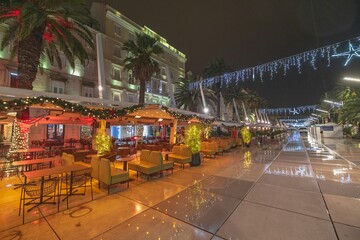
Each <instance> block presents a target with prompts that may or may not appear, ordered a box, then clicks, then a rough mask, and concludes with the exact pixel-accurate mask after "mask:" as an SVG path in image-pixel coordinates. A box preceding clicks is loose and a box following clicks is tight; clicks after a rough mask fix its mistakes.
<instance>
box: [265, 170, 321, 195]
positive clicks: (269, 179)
mask: <svg viewBox="0 0 360 240" xmlns="http://www.w3.org/2000/svg"><path fill="white" fill-rule="evenodd" d="M258 183H265V184H271V185H276V186H280V187H287V188H293V189H298V190H304V191H312V192H319V191H320V190H319V187H318V184H317V182H316V179H315V178H313V177H301V176H292V175H290V176H288V175H274V174H266V173H265V174H263V175H262V176H261V178H260V179H259V181H258Z"/></svg>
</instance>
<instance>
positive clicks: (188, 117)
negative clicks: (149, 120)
mask: <svg viewBox="0 0 360 240" xmlns="http://www.w3.org/2000/svg"><path fill="white" fill-rule="evenodd" d="M161 109H162V110H164V111H165V112H166V113H167V114H169V115H170V116H172V117H173V118H175V119H177V120H180V121H190V120H191V119H193V118H195V119H197V120H199V121H200V122H201V123H203V124H205V125H210V124H212V123H213V122H214V121H215V120H216V117H215V118H202V117H200V116H198V115H196V114H183V113H179V112H176V111H173V110H171V109H169V108H168V107H166V106H161Z"/></svg>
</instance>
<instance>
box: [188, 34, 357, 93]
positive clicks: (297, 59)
mask: <svg viewBox="0 0 360 240" xmlns="http://www.w3.org/2000/svg"><path fill="white" fill-rule="evenodd" d="M355 44H357V45H360V37H356V38H353V39H349V40H346V41H342V42H338V43H335V44H331V45H327V46H324V47H320V48H317V49H313V50H310V51H306V52H303V53H299V54H296V55H292V56H289V57H285V58H281V59H278V60H275V61H272V62H268V63H264V64H261V65H257V66H254V67H249V68H244V69H240V70H238V71H235V72H230V73H225V74H223V75H221V76H215V77H211V78H207V79H204V80H202V81H196V82H193V83H190V84H189V89H190V90H194V89H198V88H199V84H200V83H201V84H202V86H204V87H211V86H213V85H214V84H215V83H218V82H219V81H220V82H221V84H222V86H226V87H227V86H228V85H229V84H230V83H236V84H238V83H239V82H241V81H242V82H244V81H246V80H252V81H255V79H259V78H260V80H261V82H262V81H263V79H264V77H265V76H267V77H268V78H270V79H273V78H274V75H276V74H278V73H279V72H280V71H282V72H283V75H284V76H285V75H286V74H287V72H288V71H289V70H290V69H292V68H295V69H297V71H298V73H299V74H301V70H302V67H303V64H309V65H310V66H311V67H312V68H313V69H314V70H316V69H317V62H318V61H320V60H326V66H327V67H330V66H331V59H332V58H342V59H344V58H346V60H345V64H344V66H347V65H348V64H349V62H350V61H351V60H352V59H353V58H354V57H360V46H359V47H354V45H355ZM338 50H339V51H338Z"/></svg>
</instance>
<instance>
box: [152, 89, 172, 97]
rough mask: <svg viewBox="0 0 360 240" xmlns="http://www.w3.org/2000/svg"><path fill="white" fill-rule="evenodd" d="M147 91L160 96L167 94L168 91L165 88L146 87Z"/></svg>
mask: <svg viewBox="0 0 360 240" xmlns="http://www.w3.org/2000/svg"><path fill="white" fill-rule="evenodd" d="M146 92H147V93H152V94H157V95H161V96H169V93H168V92H167V91H165V90H160V89H152V88H146Z"/></svg>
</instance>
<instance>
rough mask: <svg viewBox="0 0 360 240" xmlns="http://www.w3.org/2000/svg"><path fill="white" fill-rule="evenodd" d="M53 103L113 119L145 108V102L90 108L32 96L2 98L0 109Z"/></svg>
mask: <svg viewBox="0 0 360 240" xmlns="http://www.w3.org/2000/svg"><path fill="white" fill-rule="evenodd" d="M46 103H51V104H53V105H55V106H59V107H61V108H62V109H63V110H64V111H68V112H77V113H80V114H82V115H84V116H89V117H94V118H97V119H113V118H118V117H123V116H125V115H127V114H130V113H133V112H135V111H137V110H140V109H143V108H144V105H143V104H138V105H134V106H130V107H126V108H122V109H115V108H111V109H90V108H87V107H84V106H82V105H80V104H78V103H72V102H69V101H65V100H62V99H60V98H51V97H31V98H29V97H28V98H18V99H14V100H11V101H1V100H0V111H6V110H17V109H23V108H26V107H29V106H32V105H35V104H46Z"/></svg>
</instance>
